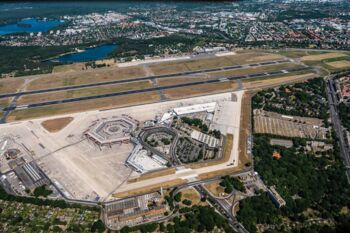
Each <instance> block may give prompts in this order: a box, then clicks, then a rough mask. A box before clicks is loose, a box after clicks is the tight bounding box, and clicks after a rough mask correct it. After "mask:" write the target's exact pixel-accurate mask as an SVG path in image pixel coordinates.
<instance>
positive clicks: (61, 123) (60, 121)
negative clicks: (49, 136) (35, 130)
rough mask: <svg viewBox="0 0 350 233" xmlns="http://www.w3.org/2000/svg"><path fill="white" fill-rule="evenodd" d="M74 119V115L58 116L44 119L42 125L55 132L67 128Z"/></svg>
mask: <svg viewBox="0 0 350 233" xmlns="http://www.w3.org/2000/svg"><path fill="white" fill-rule="evenodd" d="M73 119H74V118H73V117H63V118H56V119H52V120H46V121H43V122H41V125H42V127H44V128H45V129H46V130H47V131H49V132H50V133H55V132H58V131H60V130H62V129H63V128H65V127H66V126H67V125H68V124H69V123H71V122H72V120H73Z"/></svg>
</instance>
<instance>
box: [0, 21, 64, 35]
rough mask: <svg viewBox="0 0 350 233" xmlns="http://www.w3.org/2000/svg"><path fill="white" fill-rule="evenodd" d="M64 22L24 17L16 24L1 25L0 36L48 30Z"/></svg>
mask: <svg viewBox="0 0 350 233" xmlns="http://www.w3.org/2000/svg"><path fill="white" fill-rule="evenodd" d="M63 23H64V22H63V21H62V20H39V19H34V18H29V19H22V20H21V21H18V22H17V23H14V24H7V25H3V26H0V36H2V35H7V34H12V33H19V32H27V33H30V32H47V31H49V30H50V29H52V28H54V27H57V26H59V25H61V24H63Z"/></svg>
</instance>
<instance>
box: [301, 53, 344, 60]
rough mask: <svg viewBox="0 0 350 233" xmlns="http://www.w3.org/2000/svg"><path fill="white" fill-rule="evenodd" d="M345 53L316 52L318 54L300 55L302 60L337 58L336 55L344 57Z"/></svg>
mask: <svg viewBox="0 0 350 233" xmlns="http://www.w3.org/2000/svg"><path fill="white" fill-rule="evenodd" d="M345 56H347V54H345V53H324V54H318V55H308V56H303V57H301V60H302V61H322V60H325V59H330V58H338V57H345Z"/></svg>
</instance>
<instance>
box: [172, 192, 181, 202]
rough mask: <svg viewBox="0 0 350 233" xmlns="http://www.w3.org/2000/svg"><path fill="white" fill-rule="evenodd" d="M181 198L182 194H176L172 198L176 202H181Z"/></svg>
mask: <svg viewBox="0 0 350 233" xmlns="http://www.w3.org/2000/svg"><path fill="white" fill-rule="evenodd" d="M181 197H182V193H181V192H178V193H177V194H176V195H175V196H174V200H175V201H176V202H180V201H181Z"/></svg>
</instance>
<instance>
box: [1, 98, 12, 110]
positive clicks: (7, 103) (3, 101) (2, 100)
mask: <svg viewBox="0 0 350 233" xmlns="http://www.w3.org/2000/svg"><path fill="white" fill-rule="evenodd" d="M9 103H10V99H9V98H6V99H0V108H1V107H6V106H8V105H9Z"/></svg>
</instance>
